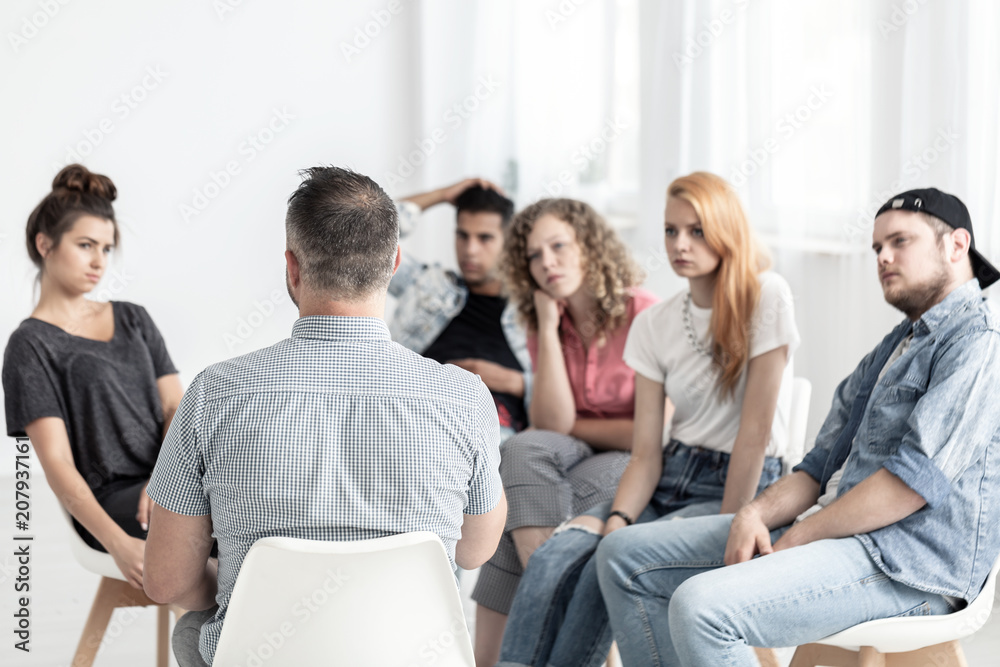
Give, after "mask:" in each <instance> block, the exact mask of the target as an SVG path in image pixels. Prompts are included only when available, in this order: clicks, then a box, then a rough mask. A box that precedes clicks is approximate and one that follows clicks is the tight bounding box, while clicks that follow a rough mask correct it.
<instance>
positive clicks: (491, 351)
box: [424, 292, 528, 431]
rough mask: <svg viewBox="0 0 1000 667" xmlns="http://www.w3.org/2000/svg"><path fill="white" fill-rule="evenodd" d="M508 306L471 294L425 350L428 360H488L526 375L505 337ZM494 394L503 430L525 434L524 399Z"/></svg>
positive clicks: (489, 297)
mask: <svg viewBox="0 0 1000 667" xmlns="http://www.w3.org/2000/svg"><path fill="white" fill-rule="evenodd" d="M506 306H507V300H506V299H504V298H503V297H499V296H484V295H482V294H472V293H471V292H470V293H469V299H468V301H467V302H466V304H465V308H463V309H462V312H460V313H459V314H458V315H457V316H456V317H455V319H453V320H452V321H451V322H450V323H448V326H446V327H445V328H444V331H442V332H441V335H439V336H438V337H437V339H436V340H435V341H434V342H433V343H431V344H430V346H428V348H427V349H426V350H424V356H425V357H427V358H428V359H433V360H434V361H437V362H439V363H442V364H446V363H448V362H449V361H454V360H456V359H484V360H486V361H492V362H493V363H495V364H500V365H501V366H503V367H505V368H511V369H513V370H515V371H518V372H519V373H523V372H524V369H523V368H521V364H520V363H518V361H517V357H515V356H514V353H513V352H512V351H511V349H510V345H508V344H507V337H506V336H504V335H503V326H502V325H501V323H500V316H501V315H502V314H503V309H504V308H505V307H506ZM491 393H492V394H493V400H494V402H496V404H497V417H498V418H499V420H500V426H506V427H509V428H512V429H514V430H515V431H520V430H523V429H524V427H525V426H527V425H528V414H527V412H526V410H525V409H524V399H522V398H521V397H520V396H514V395H513V394H506V393H501V392H496V391H494V392H491Z"/></svg>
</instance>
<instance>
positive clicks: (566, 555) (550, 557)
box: [498, 440, 781, 667]
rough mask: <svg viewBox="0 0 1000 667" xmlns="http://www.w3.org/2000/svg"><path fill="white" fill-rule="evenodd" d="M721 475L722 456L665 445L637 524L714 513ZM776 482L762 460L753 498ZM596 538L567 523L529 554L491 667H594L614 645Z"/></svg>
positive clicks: (602, 514)
mask: <svg viewBox="0 0 1000 667" xmlns="http://www.w3.org/2000/svg"><path fill="white" fill-rule="evenodd" d="M728 469H729V455H728V454H725V453H723V452H715V451H710V450H705V449H702V448H700V447H689V446H687V445H685V444H683V443H681V442H678V441H676V440H673V441H671V442H670V443H669V444H668V445H667V446H666V447H665V448H664V450H663V474H662V476H661V477H660V482H659V484H658V485H657V488H656V491H655V492H654V494H653V498H652V500H651V502H650V504H649V505H648V506H647V507H646V509H645V510H643V512H642V514H641V515H639V516H638V517H636V523H637V524H639V523H646V522H650V521H656V520H669V519H680V518H684V517H694V516H703V515H706V514H717V513H718V512H719V509H720V507H721V506H722V494H723V491H724V490H725V485H726V474H727V472H728ZM780 476H781V460H780V459H776V458H772V457H768V458H765V459H764V468H763V471H762V472H761V478H760V484H759V485H758V487H757V492H758V493H759V492H760V491H762V490H763V489H764V488H765V487H767V486H768V485H770V484H771V483H772V482H774V481H775V480H777V479H778V477H780ZM610 511H611V503H610V502H608V503H604V504H602V505H599V506H597V507H594V508H592V509H590V510H588V511H587V512H586V513H585V514H587V515H589V516H594V517H597V518H599V519H601V520H606V519H607V517H608V513H609V512H610ZM621 530H624V531H627V530H628V528H622V529H621ZM619 532H620V531H619ZM600 540H601V537H600V535H598V534H596V533H595V532H593V531H592V530H590V529H587V528H583V527H581V526H576V525H568V526H565V527H563V528H562V529H560V530H559V531H557V533H556V534H555V535H553V536H552V537H551V538H549V539H548V540H547V541H546V542H545V543H544V544H543V545H542V546H540V547H539V548H538V549H537V550H536V551H535V553H534V554H533V555H532V556H531V559H530V560H529V561H528V567H527V569H526V570H525V571H524V576H523V577H522V579H521V584H520V586H519V587H518V589H517V595H516V596H515V597H514V604H513V606H512V607H511V610H510V615H509V616H508V619H507V627H506V629H505V631H504V635H503V644H502V646H501V649H500V662H499V663H498V667H518V666H522V665H532V666H540V667H541V666H548V665H551V666H552V667H587V666H591V665H593V666H594V667H600V665H601V664H602V663H603V662H604V660H605V658H606V657H607V655H608V650H609V649H610V648H611V642H612V639H613V637H612V634H611V626H610V624H609V621H608V612H607V610H606V608H605V605H604V599H603V597H601V590H600V586H599V585H598V580H597V569H596V563H595V561H594V559H593V555H594V551H595V550H596V549H597V545H598V543H599V542H600Z"/></svg>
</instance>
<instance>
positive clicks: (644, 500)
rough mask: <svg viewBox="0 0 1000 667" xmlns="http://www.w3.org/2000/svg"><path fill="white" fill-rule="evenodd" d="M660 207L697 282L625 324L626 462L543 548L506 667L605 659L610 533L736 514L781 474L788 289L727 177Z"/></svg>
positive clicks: (504, 657) (683, 270)
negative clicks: (603, 493)
mask: <svg viewBox="0 0 1000 667" xmlns="http://www.w3.org/2000/svg"><path fill="white" fill-rule="evenodd" d="M664 218H665V220H664V236H665V245H666V251H667V256H668V258H669V259H670V264H671V266H672V268H673V269H674V272H675V273H676V274H677V275H678V276H680V277H682V278H686V279H687V282H688V289H687V290H684V291H683V292H681V293H680V294H678V295H677V296H675V297H673V298H672V299H670V300H668V301H665V302H664V303H661V304H658V305H655V306H653V307H651V308H649V309H648V310H646V311H644V312H643V313H641V314H640V315H639V316H638V317H637V318H636V319H635V322H634V323H633V324H632V329H631V331H630V332H629V335H628V342H627V343H626V345H625V351H624V359H625V363H627V364H628V365H629V366H630V367H631V368H632V369H634V370H635V374H636V375H635V428H634V435H633V440H632V457H631V460H630V461H629V464H628V468H627V469H626V470H625V473H624V475H623V476H622V478H621V482H620V483H619V484H618V491H617V493H616V494H615V496H614V500H612V501H611V502H608V503H604V504H603V505H597V506H595V507H593V508H591V509H589V510H588V511H587V512H585V513H584V515H583V516H579V517H577V518H576V519H573V521H571V522H570V523H569V524H567V525H566V526H565V529H561V530H560V531H559V532H558V533H557V534H556V535H555V536H554V537H552V538H551V539H550V540H548V541H547V542H546V543H545V544H543V545H542V546H541V547H540V548H539V549H538V550H537V551H536V552H535V554H534V556H533V557H532V559H531V562H530V563H529V564H528V567H527V569H526V570H525V573H524V577H523V579H522V582H521V586H520V588H518V592H517V597H516V598H515V599H514V603H513V606H512V608H511V610H510V619H509V620H508V623H507V627H506V634H504V637H503V646H502V649H501V654H500V665H502V666H503V667H510V666H513V665H600V664H601V663H602V662H604V658H605V657H606V656H607V654H608V650H609V648H610V647H611V641H612V636H611V628H610V624H609V619H608V612H607V610H606V608H605V605H604V598H603V597H602V595H601V590H600V585H599V581H598V574H597V567H596V559H595V558H594V557H593V554H594V552H595V550H597V548H598V545H599V543H600V541H601V539H602V537H604V536H606V535H609V534H610V533H612V532H614V531H616V530H625V531H629V530H632V529H631V528H629V526H630V525H631V524H633V523H644V522H647V521H656V520H660V521H663V520H672V519H683V518H684V517H691V516H699V515H706V514H716V513H723V514H727V513H734V512H736V511H737V510H738V509H740V508H741V507H742V506H743V505H745V504H746V503H748V502H750V500H752V499H753V498H754V496H755V495H756V494H757V493H759V492H760V491H761V490H763V489H764V488H765V487H766V486H768V485H769V484H771V483H772V482H774V481H775V480H776V479H777V478H778V477H779V476H780V474H781V457H782V456H783V455H784V453H785V449H786V446H787V444H788V418H789V412H790V410H791V388H792V387H791V386H792V357H793V353H794V351H795V349H796V347H797V346H798V343H799V335H798V330H797V328H796V326H795V315H794V309H793V304H792V297H791V290H790V289H789V287H788V284H787V283H786V282H785V280H784V279H783V278H782V277H781V276H779V275H777V274H776V273H773V272H771V271H767V270H766V269H767V268H768V265H769V263H770V262H769V260H768V258H767V256H766V255H765V254H764V252H763V251H762V249H760V248H759V247H758V245H757V243H756V242H755V240H754V238H753V233H752V231H751V229H750V225H749V223H748V222H747V219H746V215H745V214H744V212H743V207H742V206H741V204H740V201H739V199H738V197H737V196H736V193H735V192H734V191H733V189H732V188H731V187H730V186H729V184H728V183H726V181H724V180H723V179H721V178H719V177H718V176H715V175H714V174H709V173H706V172H695V173H693V174H690V175H688V176H683V177H681V178H678V179H677V180H675V181H674V182H673V183H671V184H670V187H669V188H668V189H667V206H666V212H665V216H664ZM665 397H669V398H670V400H671V402H672V403H673V404H674V411H673V416H672V417H670V416H669V415H667V414H665V412H664V408H663V404H664V398H665ZM665 426H668V427H669V430H665V429H664V427H665ZM664 436H668V437H666V438H665V437H664ZM655 622H656V623H667V619H666V618H659V619H655ZM615 639H617V641H618V642H619V643H620V644H622V645H624V644H623V642H643V641H645V639H644V638H643V637H625V636H618V637H615Z"/></svg>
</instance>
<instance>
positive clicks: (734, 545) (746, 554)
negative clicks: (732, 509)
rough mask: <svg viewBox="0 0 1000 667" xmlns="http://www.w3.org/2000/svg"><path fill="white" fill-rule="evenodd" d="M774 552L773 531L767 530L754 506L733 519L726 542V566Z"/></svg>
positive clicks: (748, 507) (748, 506)
mask: <svg viewBox="0 0 1000 667" xmlns="http://www.w3.org/2000/svg"><path fill="white" fill-rule="evenodd" d="M773 551H774V548H773V547H772V546H771V531H769V530H768V529H767V525H765V524H764V521H763V519H762V518H761V516H760V513H759V512H758V511H757V509H756V508H754V507H753V505H747V506H745V507H744V508H743V509H741V510H740V511H739V512H737V513H736V516H735V517H734V518H733V523H732V525H731V526H730V527H729V539H728V540H727V541H726V555H725V557H724V559H723V560H724V562H725V563H726V565H735V564H736V563H743V562H745V561H748V560H750V559H751V558H753V557H754V556H756V555H757V554H760V555H761V556H764V555H766V554H769V553H771V552H773Z"/></svg>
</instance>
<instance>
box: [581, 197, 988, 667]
mask: <svg viewBox="0 0 1000 667" xmlns="http://www.w3.org/2000/svg"><path fill="white" fill-rule="evenodd" d="M873 241H874V243H873V245H872V247H873V249H874V250H875V253H876V254H877V256H878V273H879V280H880V282H881V284H882V291H883V294H884V296H885V299H886V301H887V302H889V303H890V304H891V305H893V306H894V307H896V308H898V309H899V310H901V311H903V313H905V314H906V319H905V320H904V321H903V322H902V323H901V324H900V325H899V326H897V327H896V328H895V329H894V330H893V331H892V332H891V333H890V334H889V335H888V336H886V337H885V339H883V341H882V342H881V343H880V344H879V345H878V346H877V347H876V348H875V349H874V350H873V351H872V352H871V353H869V354H868V355H867V356H866V357H865V358H864V359H863V360H862V361H861V363H860V364H859V365H858V367H857V368H856V369H855V370H854V372H853V373H851V375H849V376H848V377H847V378H846V379H845V380H844V381H843V382H841V383H840V385H839V386H838V387H837V389H836V392H835V393H834V399H833V406H832V408H831V410H830V413H829V414H828V415H827V418H826V421H825V422H824V424H823V427H822V428H821V429H820V432H819V434H818V435H817V437H816V446H815V448H814V449H813V450H812V451H811V452H810V453H809V454H807V455H806V457H805V459H804V460H803V461H802V463H800V464H799V465H798V466H796V467H795V468H794V472H793V473H792V474H791V475H789V476H786V477H784V478H782V479H781V480H779V481H778V482H776V483H775V484H773V485H772V486H771V487H770V488H768V489H767V490H766V491H765V492H764V493H763V494H761V495H760V496H758V497H757V498H756V499H755V500H754V501H752V502H751V503H750V504H748V505H746V506H745V507H744V508H743V509H741V510H740V511H739V512H738V513H737V514H736V515H735V516H734V515H731V514H730V515H718V516H711V517H699V518H695V519H685V520H683V521H673V522H653V523H648V524H644V525H641V526H632V527H629V528H625V529H622V530H619V531H617V532H615V533H612V534H611V535H610V536H608V537H606V538H605V539H604V540H603V541H602V542H601V545H600V547H599V548H598V551H597V558H598V576H599V579H600V583H601V591H602V593H603V594H604V599H605V602H606V603H607V605H608V611H609V613H610V616H611V624H612V626H613V629H614V631H615V632H614V635H615V639H617V640H618V643H619V650H620V651H621V655H622V658H623V662H624V664H625V665H650V664H656V665H722V664H725V665H753V666H754V667H756V666H757V664H758V663H757V660H756V657H755V655H754V653H753V650H752V649H751V648H750V647H751V646H761V647H775V646H798V645H801V644H805V643H809V642H812V641H815V640H817V639H821V638H823V637H826V636H829V635H832V634H834V633H836V632H839V631H841V630H844V629H846V628H848V627H851V626H853V625H856V624H858V623H862V622H865V621H869V620H874V619H879V618H887V617H891V616H899V615H927V614H947V613H950V612H951V611H954V610H955V609H958V608H961V607H963V606H965V604H966V603H968V602H969V601H971V600H973V599H975V597H976V596H977V595H978V594H979V592H980V590H981V588H982V586H983V582H984V581H985V580H986V577H987V575H988V573H989V571H990V568H991V567H992V565H993V563H994V561H995V560H996V558H997V554H998V552H1000V533H998V532H997V530H996V516H997V515H998V512H1000V480H998V477H997V476H998V474H1000V466H998V463H997V461H996V447H997V445H998V443H1000V414H998V412H997V410H996V409H995V403H996V396H997V394H998V393H1000V350H998V348H1000V318H998V311H997V309H996V307H995V306H994V305H993V304H991V303H990V302H989V301H987V300H986V298H985V297H984V296H983V294H982V289H983V288H985V287H988V286H989V285H991V284H992V283H993V282H995V281H996V280H997V279H998V277H1000V274H998V272H997V270H996V269H995V268H994V267H993V266H992V265H991V264H990V263H989V262H988V261H987V260H986V259H985V258H983V256H982V255H980V254H979V253H978V252H977V251H976V250H975V242H974V239H973V235H972V222H971V220H970V218H969V212H968V210H967V209H966V207H965V205H964V204H963V203H962V202H961V201H960V200H959V199H958V198H957V197H954V196H952V195H949V194H946V193H943V192H940V191H939V190H936V189H933V188H929V189H922V190H911V191H909V192H904V193H902V194H900V195H897V196H896V197H893V198H892V199H890V200H889V201H888V202H886V204H885V205H884V206H882V208H881V209H880V210H879V212H878V214H877V215H876V217H875V227H874V231H873ZM821 494H822V495H821ZM796 517H798V519H796ZM755 556H760V557H757V558H755ZM694 563H697V565H694ZM723 565H725V566H727V567H723Z"/></svg>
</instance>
